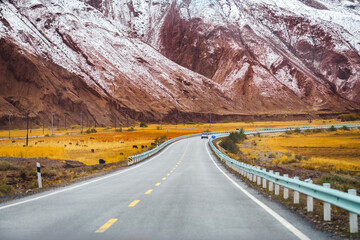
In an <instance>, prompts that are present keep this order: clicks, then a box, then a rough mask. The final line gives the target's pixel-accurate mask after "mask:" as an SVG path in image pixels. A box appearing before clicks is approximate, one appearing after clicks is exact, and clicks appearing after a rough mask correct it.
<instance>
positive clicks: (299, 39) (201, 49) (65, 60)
mask: <svg viewBox="0 0 360 240" xmlns="http://www.w3.org/2000/svg"><path fill="white" fill-rule="evenodd" d="M0 7H1V13H0V20H1V21H0V37H1V38H4V39H7V40H9V41H11V42H13V43H15V44H16V45H17V46H18V47H19V48H20V49H21V51H24V52H26V53H30V54H32V55H34V56H37V57H41V58H43V59H44V60H45V61H50V62H52V63H55V64H57V65H58V66H60V67H62V68H63V69H66V70H67V71H69V72H71V73H73V74H75V75H77V76H79V77H80V78H81V79H82V80H83V81H85V82H86V84H87V85H89V86H91V88H93V89H95V90H96V91H97V92H98V93H99V94H100V95H101V96H103V97H106V98H108V97H109V98H110V99H111V98H113V99H114V101H116V102H117V104H119V105H120V106H122V107H125V108H128V109H131V110H133V111H138V112H147V114H148V116H150V118H151V116H152V117H156V116H157V117H158V116H159V114H158V112H162V113H163V114H166V113H169V114H171V113H172V112H173V111H180V112H188V113H189V112H194V113H197V112H201V113H206V112H216V113H219V114H224V113H235V114H236V113H240V114H241V113H256V112H267V113H269V112H278V111H282V112H283V111H285V112H302V111H308V110H323V109H326V110H348V109H349V110H352V109H359V108H360V15H359V13H358V11H357V10H358V9H359V8H360V4H359V1H355V0H353V1H350V0H349V1H330V0H294V1H286V0H276V1H275V0H144V1H139V0H136V1H135V0H74V1H65V0H50V1H46V0H14V1H11V2H10V1H8V0H3V1H0ZM5 97H6V96H5Z"/></svg>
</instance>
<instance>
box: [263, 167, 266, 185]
mask: <svg viewBox="0 0 360 240" xmlns="http://www.w3.org/2000/svg"><path fill="white" fill-rule="evenodd" d="M263 171H264V172H266V168H264V169H263ZM262 187H263V188H266V178H263V179H262Z"/></svg>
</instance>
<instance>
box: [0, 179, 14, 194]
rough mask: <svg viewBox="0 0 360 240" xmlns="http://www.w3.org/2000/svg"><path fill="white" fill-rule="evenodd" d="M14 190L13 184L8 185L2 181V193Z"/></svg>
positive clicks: (0, 186)
mask: <svg viewBox="0 0 360 240" xmlns="http://www.w3.org/2000/svg"><path fill="white" fill-rule="evenodd" d="M13 191H14V189H13V187H12V186H11V185H7V184H6V183H5V182H3V181H0V195H7V194H11V193H12V192H13Z"/></svg>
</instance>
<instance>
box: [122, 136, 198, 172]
mask: <svg viewBox="0 0 360 240" xmlns="http://www.w3.org/2000/svg"><path fill="white" fill-rule="evenodd" d="M200 135H201V133H197V134H190V135H185V136H181V137H177V138H173V139H170V140H168V141H166V142H163V143H162V144H160V145H159V146H157V147H156V148H153V149H151V150H149V151H146V152H143V153H140V154H137V155H133V156H130V157H128V165H132V164H135V163H138V162H141V161H143V160H145V159H147V158H149V157H151V156H153V155H155V154H157V153H158V152H160V151H161V150H163V149H164V148H165V147H166V146H168V145H170V144H172V143H174V142H176V141H179V140H181V139H185V138H191V137H196V136H200Z"/></svg>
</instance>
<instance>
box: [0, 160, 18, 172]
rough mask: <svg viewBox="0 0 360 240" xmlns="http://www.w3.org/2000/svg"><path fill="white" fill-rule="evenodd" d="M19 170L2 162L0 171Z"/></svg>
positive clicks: (10, 164)
mask: <svg viewBox="0 0 360 240" xmlns="http://www.w3.org/2000/svg"><path fill="white" fill-rule="evenodd" d="M18 169H19V167H18V166H16V165H14V164H12V163H9V162H6V161H2V162H0V171H8V170H18Z"/></svg>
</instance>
